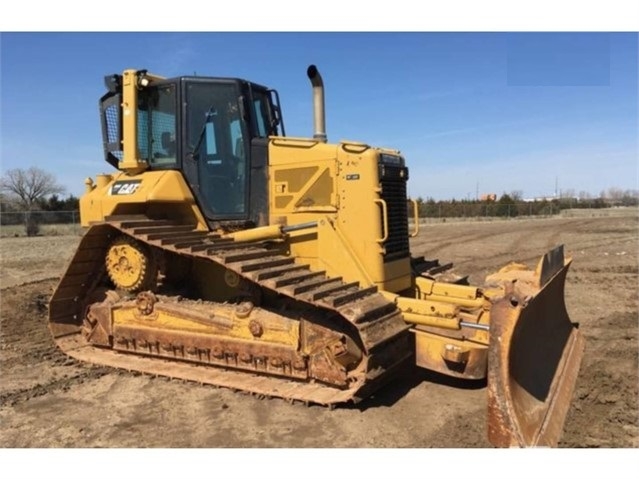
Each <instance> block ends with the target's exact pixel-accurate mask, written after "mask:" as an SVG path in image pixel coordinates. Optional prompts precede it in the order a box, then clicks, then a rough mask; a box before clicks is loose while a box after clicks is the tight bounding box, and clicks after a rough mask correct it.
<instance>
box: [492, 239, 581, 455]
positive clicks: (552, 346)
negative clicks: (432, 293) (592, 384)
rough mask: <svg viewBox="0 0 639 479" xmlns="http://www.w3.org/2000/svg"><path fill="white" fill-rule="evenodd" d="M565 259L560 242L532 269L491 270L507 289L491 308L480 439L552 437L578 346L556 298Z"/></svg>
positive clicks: (512, 442)
mask: <svg viewBox="0 0 639 479" xmlns="http://www.w3.org/2000/svg"><path fill="white" fill-rule="evenodd" d="M570 262H571V260H570V259H566V260H564V254H563V245H562V246H560V247H558V248H556V249H554V250H552V251H550V252H549V253H547V254H545V255H544V256H543V257H542V259H541V260H540V262H539V265H538V266H537V269H536V270H535V272H534V274H533V272H532V271H528V272H523V271H520V272H517V271H510V272H506V273H505V274H504V275H502V272H500V273H497V275H496V276H498V277H499V276H500V275H502V278H501V279H502V280H503V279H505V278H504V276H505V277H508V281H506V283H508V287H507V289H506V294H505V295H504V297H503V298H502V299H500V300H498V301H496V302H495V304H494V305H493V308H492V309H491V324H490V350H489V356H488V438H489V440H490V442H491V443H492V444H493V445H495V446H498V447H528V446H542V447H553V446H556V445H557V443H558V441H559V438H560V436H561V433H562V430H563V425H564V421H565V419H566V415H567V413H568V409H569V406H570V401H571V397H572V394H573V390H574V387H575V382H576V379H577V373H578V372H579V366H580V363H581V358H582V356H583V350H584V339H583V336H582V335H581V333H580V332H579V331H578V329H577V325H575V324H573V323H571V322H570V319H569V318H568V313H567V312H566V306H565V303H564V283H565V280H566V273H567V271H568V267H569V266H570ZM518 273H520V274H519V275H518ZM526 273H530V275H529V276H526Z"/></svg>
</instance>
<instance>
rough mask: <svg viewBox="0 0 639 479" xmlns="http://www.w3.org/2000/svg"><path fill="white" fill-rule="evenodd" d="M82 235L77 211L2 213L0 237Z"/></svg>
mask: <svg viewBox="0 0 639 479" xmlns="http://www.w3.org/2000/svg"><path fill="white" fill-rule="evenodd" d="M79 234H82V228H81V227H80V212H79V211H3V212H1V213H0V236H3V237H6V236H37V235H41V236H53V235H55V236H62V235H79Z"/></svg>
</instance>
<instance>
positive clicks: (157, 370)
mask: <svg viewBox="0 0 639 479" xmlns="http://www.w3.org/2000/svg"><path fill="white" fill-rule="evenodd" d="M122 234H125V235H128V236H130V237H132V238H135V239H137V240H138V241H141V242H143V243H146V244H147V245H149V246H150V247H152V248H154V249H156V250H160V251H164V252H168V253H173V254H179V255H182V256H184V257H191V258H200V259H203V260H205V261H210V262H212V263H216V264H218V265H220V266H222V267H224V268H226V269H228V270H231V271H233V272H235V273H236V274H237V275H239V276H240V277H241V278H244V280H246V281H249V282H250V283H251V284H253V285H254V287H257V288H260V289H262V290H263V291H268V292H270V293H271V294H272V293H276V294H279V295H281V296H282V297H285V298H288V299H289V300H292V301H291V304H297V305H300V307H303V308H304V309H306V310H309V308H310V309H311V310H312V311H314V315H315V316H317V317H330V322H331V323H332V324H334V326H335V329H336V330H342V331H343V330H346V329H348V330H349V331H351V332H353V333H351V335H353V336H355V337H354V340H355V342H356V343H357V344H358V345H359V346H360V348H361V355H362V360H361V362H360V364H359V366H358V367H357V371H355V372H354V373H353V377H352V378H351V380H350V381H349V384H348V386H347V387H345V388H338V387H334V386H332V385H327V384H324V383H322V382H319V381H314V380H312V379H307V380H303V379H300V378H297V379H296V378H292V377H286V374H279V375H277V376H275V375H271V374H260V373H257V372H253V371H240V370H238V369H236V368H233V367H232V366H233V365H232V364H230V365H224V364H223V365H222V366H225V367H217V366H220V364H217V365H216V364H214V363H212V362H211V361H209V362H208V363H207V362H206V361H198V360H197V358H196V359H195V360H194V358H193V357H187V355H186V354H185V353H184V348H182V349H181V351H182V352H181V353H175V354H174V357H175V359H166V357H149V355H150V351H143V353H144V354H143V355H141V354H127V353H122V352H117V351H115V350H114V349H110V348H103V347H96V346H93V345H91V344H89V343H88V342H87V341H86V340H85V339H84V338H83V336H82V334H81V327H82V323H83V320H84V315H85V312H86V308H87V306H88V304H87V301H88V298H90V297H91V294H92V292H93V291H94V290H95V289H96V288H97V287H98V286H100V284H101V282H103V281H104V277H105V272H104V257H105V254H106V251H107V248H108V246H109V244H110V242H111V241H112V240H113V238H115V237H117V236H119V235H122ZM270 246H271V245H270V244H269V243H268V242H250V243H242V242H233V241H229V240H228V239H224V238H221V237H220V236H219V235H216V234H212V233H208V232H202V231H196V230H195V228H194V227H193V226H191V225H184V224H178V223H176V222H171V221H165V220H151V219H148V218H144V217H111V218H107V222H106V223H104V224H98V225H95V226H92V227H91V228H90V229H89V230H88V231H87V233H86V235H85V236H84V238H83V239H82V241H81V243H80V246H79V248H78V250H77V251H76V254H75V256H74V258H73V260H72V261H71V263H70V264H69V267H68V269H67V272H66V274H65V275H64V276H63V278H62V280H61V281H60V283H59V285H58V287H57V288H56V291H55V292H54V294H53V296H52V299H51V302H50V306H49V319H50V328H51V331H52V333H53V336H54V338H55V340H56V343H57V344H58V346H59V347H60V348H61V349H62V350H63V351H65V352H66V353H67V354H68V355H70V356H72V357H74V358H77V359H80V360H84V361H88V362H92V363H97V364H103V365H108V366H114V367H119V368H124V369H129V370H136V371H141V372H145V373H150V374H158V375H165V376H170V377H174V378H181V379H186V380H191V381H197V382H201V383H208V384H214V385H217V386H224V387H228V388H231V389H237V390H242V391H247V392H250V393H254V394H259V395H264V396H274V397H281V398H285V399H290V400H299V401H304V402H310V403H319V404H325V405H330V404H335V403H341V402H347V401H351V400H353V401H357V400H359V399H361V398H363V397H366V396H368V395H369V394H370V393H371V392H372V391H373V390H375V389H377V388H378V387H379V386H380V385H381V384H382V383H383V382H384V381H385V380H386V379H387V378H389V377H391V376H392V374H390V373H391V371H393V370H394V369H396V368H397V367H399V366H400V365H401V364H403V363H404V361H405V360H407V359H408V358H409V357H411V356H412V345H411V342H410V339H411V338H410V336H409V333H408V327H407V325H406V324H405V323H404V321H403V319H402V316H401V313H400V312H399V310H397V308H396V307H395V305H394V304H393V303H390V302H388V301H387V300H386V299H385V298H384V297H383V296H382V295H381V294H379V293H378V292H377V288H376V287H374V286H373V287H360V285H359V284H358V283H349V282H345V281H343V280H342V278H339V277H329V276H327V274H326V273H325V272H324V271H311V270H310V268H309V266H308V265H305V264H303V263H301V262H299V261H297V260H296V258H294V257H292V256H290V255H287V254H283V253H282V252H280V251H279V250H277V249H273V248H271V247H270ZM323 326H324V327H326V322H325V323H324V324H323ZM178 350H179V348H178ZM136 352H139V351H136ZM158 352H159V349H158ZM180 354H181V355H182V356H181V355H180ZM164 356H166V355H164ZM207 356H208V357H209V358H210V354H208V355H207ZM198 357H201V354H200V355H199V356H198ZM228 366H231V367H228Z"/></svg>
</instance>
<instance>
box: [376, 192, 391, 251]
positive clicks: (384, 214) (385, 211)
mask: <svg viewBox="0 0 639 479" xmlns="http://www.w3.org/2000/svg"><path fill="white" fill-rule="evenodd" d="M374 201H375V203H379V204H380V205H382V222H383V224H384V236H383V237H382V238H380V239H378V240H377V242H378V243H383V242H384V241H386V240H387V239H388V207H387V206H386V201H384V200H382V199H381V198H378V199H376V200H374Z"/></svg>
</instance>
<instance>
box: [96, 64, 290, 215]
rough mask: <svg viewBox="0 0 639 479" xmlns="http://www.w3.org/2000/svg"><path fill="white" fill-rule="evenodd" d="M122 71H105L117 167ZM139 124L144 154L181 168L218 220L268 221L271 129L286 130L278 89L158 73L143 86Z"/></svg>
mask: <svg viewBox="0 0 639 479" xmlns="http://www.w3.org/2000/svg"><path fill="white" fill-rule="evenodd" d="M118 77H119V76H118V75H113V76H109V77H107V78H106V83H107V87H108V88H109V90H110V92H109V93H107V94H106V95H104V96H103V97H102V99H101V110H102V120H103V134H104V138H105V141H104V142H105V154H106V160H107V161H108V162H109V163H110V164H111V165H113V166H114V167H116V168H118V165H119V161H120V160H121V159H122V152H121V151H118V150H121V148H122V147H121V142H120V141H113V140H115V138H114V137H116V136H120V138H121V133H120V131H121V129H122V128H121V125H122V123H121V120H119V122H120V127H119V128H117V127H114V126H113V125H112V124H110V123H113V122H114V121H115V120H114V119H113V118H114V117H115V119H116V120H118V119H119V118H121V116H120V115H119V114H120V108H121V107H120V105H121V99H118V97H120V95H121V91H122V86H121V84H122V83H121V77H120V78H118ZM118 81H119V84H118ZM118 117H119V118H118ZM110 120H111V121H110ZM118 130H120V131H118ZM136 130H137V131H136V133H135V135H133V134H132V135H131V136H135V137H136V143H137V156H138V160H139V161H143V162H145V163H146V165H145V166H146V169H147V170H162V169H177V170H180V171H182V173H183V174H184V177H185V179H186V181H187V183H188V184H189V186H190V188H191V190H192V192H193V194H194V196H195V198H196V200H197V202H198V204H199V206H200V208H201V210H202V212H203V214H204V215H205V216H206V218H207V219H208V220H209V223H210V224H211V225H213V224H214V223H216V224H219V223H220V222H229V221H231V222H233V221H237V222H239V223H251V224H253V225H255V226H257V225H259V224H260V223H262V222H263V220H262V219H261V218H263V217H264V216H265V215H264V213H265V208H266V206H265V204H266V203H267V201H266V199H267V184H266V182H267V171H266V170H267V163H268V161H267V154H268V137H269V136H279V135H284V126H283V123H282V120H281V110H280V107H279V99H278V95H277V92H276V91H275V90H271V89H268V88H266V87H264V86H261V85H258V84H255V83H251V82H247V81H245V80H240V79H235V78H212V77H179V78H172V79H160V80H156V81H153V82H151V83H150V84H149V85H147V86H144V87H143V88H138V91H137V128H136Z"/></svg>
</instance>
